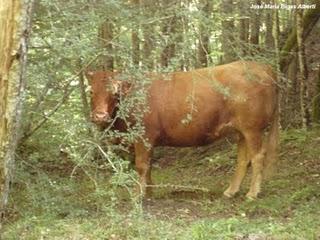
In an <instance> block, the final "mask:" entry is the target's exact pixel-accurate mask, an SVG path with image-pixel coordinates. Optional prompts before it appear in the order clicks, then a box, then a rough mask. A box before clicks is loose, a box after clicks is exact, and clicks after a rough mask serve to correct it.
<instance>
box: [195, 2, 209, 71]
mask: <svg viewBox="0 0 320 240" xmlns="http://www.w3.org/2000/svg"><path fill="white" fill-rule="evenodd" d="M199 3H200V12H201V16H202V18H203V21H200V23H199V32H200V34H199V44H198V66H199V67H206V66H208V60H209V58H208V55H209V54H210V48H209V44H210V42H209V37H210V29H209V27H208V26H210V25H209V24H208V20H209V19H210V15H211V11H212V1H211V0H200V2H199Z"/></svg>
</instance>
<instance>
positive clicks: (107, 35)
mask: <svg viewBox="0 0 320 240" xmlns="http://www.w3.org/2000/svg"><path fill="white" fill-rule="evenodd" d="M113 32H114V26H113V22H111V20H106V21H105V22H104V23H103V24H102V25H101V26H100V31H99V39H100V42H101V45H102V47H103V48H104V49H105V50H106V52H107V53H106V55H104V56H103V57H102V58H101V64H100V65H101V68H102V69H103V70H108V71H113V69H114V57H113V55H112V54H113V44H112V39H113Z"/></svg>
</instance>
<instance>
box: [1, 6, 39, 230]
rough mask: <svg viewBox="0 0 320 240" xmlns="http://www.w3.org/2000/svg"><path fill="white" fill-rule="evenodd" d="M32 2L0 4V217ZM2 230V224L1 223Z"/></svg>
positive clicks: (13, 145) (15, 128)
mask: <svg viewBox="0 0 320 240" xmlns="http://www.w3.org/2000/svg"><path fill="white" fill-rule="evenodd" d="M32 6H33V0H29V1H19V0H2V2H1V4H0V12H1V17H0V29H1V31H0V99H1V101H0V194H1V199H0V217H1V218H2V217H3V215H4V211H5V207H6V205H7V202H8V195H9V189H10V182H11V180H12V175H13V165H14V159H15V154H14V153H15V150H16V146H17V144H18V141H19V137H20V135H19V134H20V133H19V129H20V123H21V121H20V119H21V111H22V101H23V92H24V89H25V82H26V61H27V45H28V44H27V43H28V37H29V33H30V25H31V13H32ZM0 228H1V221H0Z"/></svg>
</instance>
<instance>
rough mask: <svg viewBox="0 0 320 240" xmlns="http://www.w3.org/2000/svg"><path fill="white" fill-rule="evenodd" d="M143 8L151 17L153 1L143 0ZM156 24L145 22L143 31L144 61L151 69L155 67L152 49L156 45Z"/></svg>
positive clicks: (145, 65)
mask: <svg viewBox="0 0 320 240" xmlns="http://www.w3.org/2000/svg"><path fill="white" fill-rule="evenodd" d="M141 8H142V9H143V11H144V12H145V13H146V14H148V15H147V16H148V17H150V19H151V17H152V16H151V15H149V14H150V13H152V10H153V9H152V8H153V3H152V2H150V0H141ZM154 31H155V30H154V24H153V23H149V22H144V24H143V26H142V32H143V45H142V54H143V58H142V63H143V65H144V67H146V68H147V69H149V70H152V69H153V67H154V62H153V59H154V57H153V56H152V49H153V47H154V43H153V42H154V39H153V33H154Z"/></svg>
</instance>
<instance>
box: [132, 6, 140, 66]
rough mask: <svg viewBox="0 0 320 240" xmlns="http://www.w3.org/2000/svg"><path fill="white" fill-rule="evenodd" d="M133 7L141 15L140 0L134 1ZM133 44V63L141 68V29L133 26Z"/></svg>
mask: <svg viewBox="0 0 320 240" xmlns="http://www.w3.org/2000/svg"><path fill="white" fill-rule="evenodd" d="M132 5H133V7H134V8H135V9H136V10H135V11H136V12H137V13H138V14H139V12H140V0H132ZM131 44H132V62H133V64H134V65H135V66H139V63H140V39H139V27H138V26H137V25H133V28H132V32H131Z"/></svg>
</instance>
